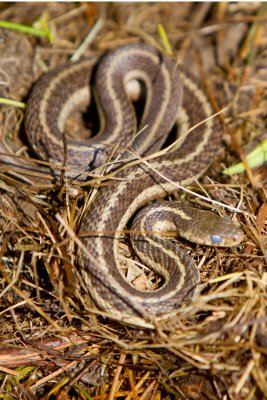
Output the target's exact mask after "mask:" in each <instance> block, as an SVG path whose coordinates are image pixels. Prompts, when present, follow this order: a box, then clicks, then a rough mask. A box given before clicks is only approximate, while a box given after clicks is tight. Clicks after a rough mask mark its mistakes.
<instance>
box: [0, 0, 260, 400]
mask: <svg viewBox="0 0 267 400" xmlns="http://www.w3.org/2000/svg"><path fill="white" fill-rule="evenodd" d="M44 12H48V15H49V26H50V28H51V31H52V33H53V34H54V38H55V41H54V43H53V45H49V44H48V42H47V40H46V39H37V38H33V37H31V38H26V37H25V36H23V35H19V34H15V33H9V32H7V31H5V32H2V33H3V35H4V36H3V38H4V40H3V41H2V42H1V43H0V46H1V47H0V51H1V59H0V97H6V98H12V99H15V100H19V101H22V100H23V99H24V97H25V96H26V95H27V93H28V91H29V87H30V86H31V83H32V81H33V80H35V79H36V78H37V76H39V75H40V74H41V73H42V72H44V71H45V70H46V69H47V68H53V67H54V66H55V65H58V64H59V63H63V62H65V61H66V60H67V58H68V57H69V56H74V57H77V51H76V49H77V48H79V50H78V54H79V53H82V54H83V53H85V54H86V55H87V54H91V53H92V52H99V51H103V50H108V49H110V48H113V47H116V46H118V45H121V44H124V43H128V42H135V41H140V40H145V41H147V42H150V43H152V44H154V45H156V46H162V43H161V40H160V38H159V35H158V24H162V25H163V26H164V28H165V30H166V33H167V35H168V38H169V40H170V44H171V46H172V49H173V51H174V54H175V56H177V59H178V62H179V63H183V64H185V65H190V66H191V68H193V69H194V71H195V73H196V74H197V75H199V76H200V77H201V78H202V79H203V81H205V82H206V86H207V90H208V93H209V96H210V98H211V100H212V101H213V104H214V107H215V109H217V110H219V109H221V108H224V107H229V110H228V112H227V114H226V116H224V117H223V118H224V124H225V134H224V143H225V145H224V148H222V151H221V153H220V155H219V157H218V159H217V160H216V162H215V163H214V164H213V167H212V169H210V170H209V171H208V172H207V176H206V177H204V178H203V179H202V180H201V184H199V183H196V185H195V186H192V187H190V188H189V189H192V190H193V191H195V192H198V193H199V194H202V195H205V196H208V197H210V198H212V199H214V200H215V201H217V202H220V203H223V204H225V205H227V206H228V207H233V208H239V209H240V210H241V211H242V212H241V213H238V214H236V215H235V216H234V219H235V220H236V221H238V222H239V223H240V224H241V226H242V228H243V230H244V233H245V235H246V237H245V240H244V242H243V243H242V245H241V246H239V247H238V248H237V249H212V248H203V247H201V246H196V245H190V246H189V245H188V244H185V245H184V246H186V249H187V250H188V252H190V254H192V257H194V259H195V261H196V263H197V265H198V266H199V269H200V272H201V285H200V286H199V288H198V293H197V295H196V296H195V297H194V299H193V300H192V301H190V302H187V303H185V304H184V306H183V307H181V309H179V310H177V312H176V313H175V314H174V315H173V316H172V318H169V319H168V320H164V321H158V323H157V324H156V326H155V329H153V330H151V329H134V328H131V327H128V326H123V325H120V324H119V323H117V322H114V321H112V320H110V319H108V318H103V313H100V312H98V311H97V310H95V309H93V308H92V307H91V305H88V304H87V303H88V302H87V299H86V298H84V296H83V293H82V292H79V293H77V292H75V294H74V290H75V276H74V275H73V268H72V266H73V265H75V248H76V247H75V243H74V241H73V238H75V234H74V233H75V229H76V227H77V221H78V220H79V218H80V217H81V213H82V204H83V200H84V197H87V195H85V190H87V189H88V188H90V187H94V188H95V189H94V190H96V188H97V186H99V182H100V180H101V184H103V185H105V184H107V183H108V181H107V177H105V178H104V179H99V176H97V177H95V179H93V180H89V181H88V182H87V183H86V186H85V185H80V184H78V185H76V187H71V188H69V187H67V186H63V187H62V188H55V187H53V185H52V184H51V180H50V176H49V174H47V171H46V170H45V171H46V172H45V174H44V175H42V179H40V183H39V184H38V185H36V184H33V183H32V182H36V180H35V179H33V177H34V174H37V175H39V176H40V172H39V170H38V169H36V164H35V162H34V161H32V162H31V163H29V161H26V162H27V165H30V166H31V168H32V169H33V170H35V172H33V171H28V173H25V172H24V173H23V176H22V172H21V171H20V170H18V169H16V168H15V167H12V166H8V168H5V169H4V168H2V169H1V171H0V190H1V192H0V205H1V207H0V222H1V227H2V228H1V235H0V252H1V281H0V284H1V294H0V296H1V309H0V310H1V311H0V315H1V327H0V335H1V343H0V378H1V383H0V393H1V396H2V397H3V398H4V399H15V398H20V399H34V398H36V399H46V398H47V399H48V398H51V399H68V398H72V399H94V400H97V399H103V400H112V399H117V398H119V399H134V400H137V399H139V400H140V399H156V400H160V399H203V400H204V399H220V400H237V399H245V400H254V399H262V398H264V397H267V372H266V371H267V369H266V365H267V358H266V356H267V336H266V331H265V329H266V324H267V313H266V301H267V296H266V283H267V274H266V251H267V250H266V228H265V226H266V222H265V221H266V217H267V206H266V189H265V186H264V184H265V183H266V170H265V169H264V167H262V168H259V169H257V170H253V171H251V170H250V169H249V168H247V172H246V173H245V174H242V175H238V176H233V177H225V176H222V174H221V171H222V170H223V168H224V167H225V166H229V165H231V164H232V163H234V162H236V161H237V160H238V159H239V158H240V159H244V154H245V150H246V147H248V146H249V148H252V147H253V146H255V145H256V144H257V143H258V142H259V141H260V140H261V139H262V138H263V137H264V135H266V128H265V126H266V125H265V124H266V122H265V119H264V118H265V117H266V115H265V114H266V94H265V93H266V79H267V58H266V57H267V53H266V41H267V34H266V22H267V9H266V5H265V4H260V3H236V4H233V3H216V4H212V3H199V4H191V3H183V4H170V3H155V4H153V3H152V4H146V3H139V4H131V3H129V4H126V3H124V4H120V3H117V4H115V3H114V4H112V3H110V4H108V5H107V4H90V3H89V4H85V3H84V4H78V3H77V4H72V3H68V4H67V3H66V4H64V3H50V4H38V5H37V4H34V3H25V4H23V5H22V4H19V3H17V4H16V3H15V4H10V5H7V4H2V6H1V8H0V20H3V19H5V20H9V21H14V22H20V23H24V24H32V23H33V22H34V21H36V20H37V19H38V18H39V17H40V15H41V13H44ZM88 32H90V33H89V35H88ZM0 33H1V32H0ZM2 33H1V34H2ZM85 38H86V39H85ZM88 49H89V50H88ZM32 65H33V74H32V73H31V66H32ZM69 123H70V129H72V126H73V125H72V122H71V121H70V122H69ZM22 125H23V124H22V113H21V111H19V110H18V109H14V108H11V107H10V106H1V109H0V136H1V137H2V139H3V138H6V140H7V145H9V146H11V147H12V148H13V149H15V150H16V151H17V153H16V154H17V156H19V157H23V158H25V157H27V155H28V148H27V146H25V145H24V143H23V127H22ZM21 140H22V141H21ZM2 150H3V149H2ZM4 150H6V147H5V148H4ZM9 160H10V159H9ZM14 160H15V158H14ZM14 164H15V162H14ZM39 164H40V162H39ZM41 164H45V163H41ZM18 178H20V179H22V178H23V180H22V182H20V183H19V184H18ZM188 199H189V197H188ZM190 199H191V202H195V203H196V204H197V205H200V204H201V201H202V200H201V199H198V198H192V197H191V198H190ZM226 213H229V211H227V210H226ZM64 221H68V225H67V227H68V229H69V232H68V231H66V230H64V229H62V223H64ZM65 223H66V222H65ZM71 232H73V235H72V236H70V235H69V233H71ZM121 246H122V262H123V265H126V264H127V265H128V267H127V268H129V263H127V262H126V261H125V257H126V258H127V257H128V256H129V254H128V253H129V248H128V246H127V240H126V241H125V243H122V245H121ZM136 268H137V270H136ZM132 271H133V269H132V268H130V272H129V270H128V272H126V273H127V274H129V273H132V274H134V276H135V279H137V283H138V284H139V285H140V287H143V285H145V286H148V287H151V279H152V277H151V275H150V274H149V273H148V274H147V273H145V272H144V270H143V269H142V268H141V267H139V266H137V267H136V266H135V267H134V272H132ZM136 277H137V278H136ZM101 315H102V316H101Z"/></svg>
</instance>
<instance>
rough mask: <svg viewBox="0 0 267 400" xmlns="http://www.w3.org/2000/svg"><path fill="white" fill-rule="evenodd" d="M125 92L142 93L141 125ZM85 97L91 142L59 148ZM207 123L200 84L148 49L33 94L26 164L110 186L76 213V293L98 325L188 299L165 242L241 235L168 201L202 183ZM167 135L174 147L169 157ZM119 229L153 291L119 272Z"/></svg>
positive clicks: (211, 139) (179, 265)
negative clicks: (156, 280)
mask: <svg viewBox="0 0 267 400" xmlns="http://www.w3.org/2000/svg"><path fill="white" fill-rule="evenodd" d="M92 80H94V82H95V83H94V88H93V89H92V88H91V87H92ZM132 81H137V82H139V84H140V87H141V88H143V89H144V92H145V102H144V105H143V110H142V116H141V117H140V118H138V117H137V116H136V112H135V108H134V105H133V102H132V101H131V99H130V96H129V93H128V92H127V85H128V84H129V82H132ZM93 97H94V99H95V100H94V101H95V104H96V106H97V114H98V119H99V132H98V134H97V135H96V136H93V137H90V138H88V139H83V140H81V139H79V138H77V139H73V138H72V137H71V138H70V137H68V136H67V137H65V143H64V140H63V137H62V132H64V127H65V124H66V120H67V119H68V117H69V115H70V114H71V113H72V112H73V111H74V110H76V109H79V108H80V107H82V106H84V105H86V104H87V105H88V104H89V102H90V101H92V98H93ZM213 114H214V110H213V107H212V105H211V103H210V101H209V98H208V96H207V94H206V91H205V88H204V86H203V84H202V83H201V82H200V81H199V80H198V79H197V78H195V77H194V75H193V74H192V73H191V72H189V71H187V68H185V67H184V66H177V65H176V64H175V62H174V61H173V60H172V59H171V58H170V57H169V56H167V55H166V54H165V53H164V52H163V51H160V50H158V49H156V48H154V47H153V46H151V45H150V44H146V43H135V44H129V45H124V46H120V47H118V48H116V49H113V50H110V51H109V52H107V53H106V54H104V55H101V56H100V58H99V57H91V58H87V59H86V58H85V59H83V60H81V61H78V62H76V63H67V64H65V65H61V66H60V67H58V68H56V69H55V70H52V71H50V72H48V73H46V74H45V75H43V76H42V77H41V78H40V79H39V80H38V81H37V83H36V84H35V86H34V87H33V90H32V92H31V94H30V97H29V100H28V103H27V108H26V113H25V126H26V133H27V137H28V141H29V143H30V145H31V146H32V148H33V149H34V151H35V153H36V154H37V155H38V156H39V157H41V158H42V159H45V160H48V161H50V162H52V163H56V164H60V163H63V162H64V153H66V152H67V154H66V155H67V157H66V160H65V161H66V163H65V165H66V166H67V168H66V170H65V179H67V180H68V181H69V182H72V181H73V180H74V181H77V180H78V181H80V180H83V179H86V177H84V176H83V174H84V173H86V172H88V171H100V170H101V171H103V169H101V167H103V165H104V166H106V169H105V171H107V172H108V173H109V174H111V178H109V184H108V185H103V186H101V185H100V188H98V190H97V192H96V194H95V196H94V197H93V200H92V201H91V203H90V204H89V205H88V206H86V207H84V210H83V214H82V217H81V222H80V226H79V237H80V238H81V246H78V248H77V254H76V260H77V266H76V273H77V276H78V278H79V283H80V285H81V286H82V288H83V290H84V291H85V294H86V296H89V298H90V299H91V301H92V302H93V304H94V307H96V308H97V309H98V310H99V312H103V315H107V316H109V317H110V318H112V319H115V320H118V321H120V322H122V323H126V324H130V325H135V326H146V324H148V325H149V324H151V323H153V321H155V320H157V319H161V318H165V317H166V316H168V315H170V314H171V313H172V312H175V310H177V309H178V308H179V307H181V305H182V304H183V302H184V301H188V299H191V298H192V296H193V295H194V293H195V291H196V288H197V286H198V283H199V279H200V278H199V271H198V268H197V267H196V265H195V263H194V261H193V260H192V258H191V257H190V256H189V254H188V253H187V252H186V251H185V250H183V249H182V248H181V246H179V245H178V244H177V241H175V240H174V239H173V235H174V236H176V235H179V236H181V237H183V238H185V239H186V240H190V241H193V242H195V243H199V244H204V245H207V246H236V245H238V244H239V243H240V242H241V241H242V239H243V233H242V231H241V229H240V228H239V227H238V226H236V225H235V224H234V223H233V222H232V221H231V219H230V218H228V217H220V216H219V215H217V214H215V213H213V212H210V211H206V210H199V209H196V208H193V207H191V206H188V205H185V204H182V203H181V201H173V200H172V201H170V200H166V197H167V196H169V195H170V194H172V193H174V192H176V191H177V187H178V186H177V185H182V186H186V185H188V184H190V183H192V182H193V181H195V180H196V179H198V178H199V177H200V176H201V175H203V174H204V172H205V171H206V170H207V168H208V167H209V165H210V164H211V163H212V161H213V160H214V158H215V157H216V155H217V153H218V150H219V149H220V147H221V142H222V126H221V122H220V120H219V118H218V117H216V116H215V117H214V115H213ZM174 126H176V135H177V139H176V140H175V141H174V143H173V144H172V145H170V146H167V145H166V140H167V139H166V138H167V137H168V135H169V133H170V131H171V130H172V128H173V127H174ZM164 144H165V148H164ZM164 149H165V150H164ZM112 150H114V152H113V154H112ZM110 154H112V156H110ZM130 223H131V225H129V224H130ZM129 226H130V227H129ZM128 227H129V228H128ZM127 229H129V231H130V232H131V234H130V240H131V245H129V246H130V251H131V252H132V253H133V254H134V257H136V258H138V260H139V261H141V262H143V263H144V264H145V265H146V266H147V267H148V268H149V269H151V270H153V271H154V272H155V273H156V274H158V275H159V276H160V277H161V285H160V286H159V287H158V288H157V289H156V290H140V289H138V287H135V286H134V285H133V284H132V283H131V282H130V281H128V280H127V279H126V277H125V276H124V274H123V273H122V272H121V266H120V250H119V242H120V240H121V237H122V233H123V232H124V231H125V230H127ZM170 234H171V235H172V239H170V238H169V237H168V236H169V235H170Z"/></svg>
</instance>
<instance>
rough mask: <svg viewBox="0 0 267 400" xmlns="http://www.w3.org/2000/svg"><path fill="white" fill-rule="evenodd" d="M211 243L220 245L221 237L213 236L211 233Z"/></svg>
mask: <svg viewBox="0 0 267 400" xmlns="http://www.w3.org/2000/svg"><path fill="white" fill-rule="evenodd" d="M210 238H211V241H212V242H213V243H215V244H220V243H221V241H222V238H221V236H219V235H214V234H213V233H212V234H211V235H210Z"/></svg>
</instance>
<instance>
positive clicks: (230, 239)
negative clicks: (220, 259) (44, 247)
mask: <svg viewBox="0 0 267 400" xmlns="http://www.w3.org/2000/svg"><path fill="white" fill-rule="evenodd" d="M198 223H199V232H200V236H201V237H202V238H203V241H202V240H201V242H202V244H206V245H211V246H220V247H232V246H237V245H238V244H239V243H240V242H241V241H242V240H243V238H244V234H243V232H242V230H241V229H240V228H239V227H238V226H236V225H235V224H234V223H233V222H232V221H231V219H230V218H228V217H220V216H218V215H216V214H214V213H211V212H208V211H203V212H201V215H200V218H199V222H198Z"/></svg>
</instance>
